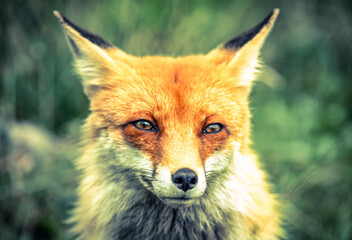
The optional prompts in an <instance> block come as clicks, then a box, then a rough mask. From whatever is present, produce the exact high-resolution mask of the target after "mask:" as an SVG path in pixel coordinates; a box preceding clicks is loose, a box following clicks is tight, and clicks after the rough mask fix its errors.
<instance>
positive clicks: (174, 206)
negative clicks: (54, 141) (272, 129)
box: [54, 9, 284, 240]
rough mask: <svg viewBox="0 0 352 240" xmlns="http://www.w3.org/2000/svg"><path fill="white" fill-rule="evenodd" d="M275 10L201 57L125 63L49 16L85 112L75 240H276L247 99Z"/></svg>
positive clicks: (275, 211) (96, 40) (275, 212)
mask: <svg viewBox="0 0 352 240" xmlns="http://www.w3.org/2000/svg"><path fill="white" fill-rule="evenodd" d="M278 13H279V10H278V9H274V10H273V11H272V12H271V13H270V14H269V15H268V16H267V17H265V18H264V19H263V20H262V21H261V22H260V23H259V24H258V25H256V26H254V27H253V28H252V29H249V30H248V31H246V32H244V33H242V34H240V35H238V36H237V37H235V38H233V39H231V40H230V41H228V42H226V43H225V44H222V45H220V46H219V47H217V48H215V49H214V50H212V51H211V52H209V53H207V54H204V55H191V56H184V57H177V58H173V57H161V56H145V57H136V56H132V55H129V54H127V53H125V52H123V51H122V50H120V49H119V48H117V47H115V46H114V45H112V44H111V43H109V42H108V41H106V40H104V39H103V38H101V37H99V36H97V35H95V34H92V33H90V32H88V31H86V30H84V29H82V28H80V27H78V26H77V25H75V24H73V23H72V22H71V21H70V20H68V19H67V18H65V17H64V16H63V15H62V14H61V13H59V12H57V11H54V14H55V16H56V17H57V19H58V20H59V22H60V23H61V25H62V27H63V30H64V33H65V36H66V39H67V42H68V45H69V46H70V49H71V52H72V54H73V56H74V66H75V69H76V71H77V73H78V75H79V76H80V77H81V79H82V85H83V90H84V92H85V94H86V95H87V97H88V99H89V102H90V110H91V112H90V114H89V116H88V118H87V119H86V122H85V124H84V126H83V136H82V142H83V145H84V147H83V149H82V154H81V156H80V157H79V158H78V159H77V160H76V167H77V169H78V170H79V172H80V174H81V180H80V184H79V188H78V200H77V202H76V205H75V208H74V209H73V211H72V217H71V219H70V222H71V223H72V224H73V228H72V232H73V233H74V234H76V235H77V238H79V239H241V240H243V239H260V240H263V239H264V240H265V239H270V240H273V239H280V238H282V237H284V231H283V228H282V227H281V225H282V215H281V214H280V213H281V212H282V210H281V209H282V208H281V204H280V203H279V201H278V200H277V197H276V195H275V194H273V193H271V191H270V183H269V182H268V181H267V177H266V173H265V172H264V171H263V170H262V168H261V166H260V163H259V161H258V160H257V156H256V154H255V153H254V152H253V151H252V150H251V148H250V143H251V141H250V111H249V103H248V96H249V94H250V91H251V88H252V85H253V81H254V80H255V76H256V73H257V72H258V65H259V64H258V62H259V60H258V58H259V53H260V49H261V47H262V45H263V43H264V40H265V39H266V37H267V35H268V34H269V32H270V31H271V29H272V28H273V26H274V22H275V20H276V18H277V16H278Z"/></svg>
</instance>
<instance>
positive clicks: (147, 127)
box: [133, 120, 158, 132]
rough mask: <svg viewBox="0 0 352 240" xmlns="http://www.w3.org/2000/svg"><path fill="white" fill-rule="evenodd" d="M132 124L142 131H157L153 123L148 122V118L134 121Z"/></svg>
mask: <svg viewBox="0 0 352 240" xmlns="http://www.w3.org/2000/svg"><path fill="white" fill-rule="evenodd" d="M133 126H135V128H137V129H139V130H143V131H152V132H156V131H158V128H157V127H156V126H155V125H154V124H153V123H151V122H149V121H148V120H137V121H134V122H133Z"/></svg>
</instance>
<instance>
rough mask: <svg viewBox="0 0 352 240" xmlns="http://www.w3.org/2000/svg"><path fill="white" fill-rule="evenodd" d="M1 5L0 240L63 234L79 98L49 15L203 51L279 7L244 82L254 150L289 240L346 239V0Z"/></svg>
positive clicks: (119, 40) (83, 111)
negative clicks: (259, 69) (256, 66)
mask: <svg viewBox="0 0 352 240" xmlns="http://www.w3.org/2000/svg"><path fill="white" fill-rule="evenodd" d="M1 5H2V6H1V9H0V34H1V39H0V42H1V44H0V72H1V78H0V103H1V105H0V239H68V238H70V237H72V236H69V234H68V233H67V229H68V228H69V226H68V225H67V224H65V223H64V221H65V219H67V217H68V215H69V209H70V208H72V204H73V202H74V199H75V193H74V191H75V187H76V185H77V179H76V177H75V176H76V173H75V172H74V170H73V163H72V159H74V158H75V157H76V156H77V154H78V153H77V149H78V139H79V125H80V123H81V122H82V120H83V119H84V117H85V116H86V115H87V113H88V102H87V99H86V97H85V96H84V94H83V92H82V89H81V86H80V83H79V81H78V80H77V79H78V78H77V77H76V76H75V75H74V73H73V69H72V66H71V63H72V56H71V54H70V52H69V49H68V47H67V46H66V41H65V39H64V35H63V33H62V30H61V28H60V26H59V24H58V23H57V21H56V19H55V18H54V17H53V15H52V11H53V10H55V9H56V10H59V11H61V12H62V13H63V14H64V15H66V16H67V17H68V18H70V19H71V20H72V21H73V22H75V23H77V24H78V25H79V26H82V27H83V28H86V29H89V30H90V31H92V32H95V33H97V34H99V35H101V36H103V37H104V38H105V39H106V40H108V41H109V42H112V43H114V44H115V45H116V46H118V47H120V48H121V49H123V50H124V51H126V52H128V53H131V54H135V55H148V54H150V55H156V54H158V55H172V56H178V55H186V54H194V53H206V52H207V51H209V50H211V49H212V48H214V47H216V46H217V45H219V44H220V43H222V42H225V41H227V40H228V39H231V38H232V37H233V36H235V35H236V34H239V33H241V32H242V31H244V30H247V29H248V28H250V27H251V26H253V25H255V24H256V23H258V22H259V21H260V20H261V19H262V18H263V17H264V16H266V14H268V13H269V12H270V11H271V10H272V9H273V8H275V7H278V8H280V9H281V13H280V16H279V19H278V21H277V24H276V26H275V28H274V30H273V32H272V33H271V35H270V36H269V38H268V40H267V43H266V44H265V46H264V49H263V60H264V61H265V63H266V67H263V73H262V75H261V76H260V77H259V81H258V82H257V84H256V86H255V87H254V89H253V93H252V96H251V102H252V103H251V107H252V114H253V142H254V144H253V146H254V148H255V149H256V150H257V152H258V153H260V155H261V158H262V160H263V163H264V166H265V168H266V169H267V170H268V172H269V173H270V174H271V176H272V177H271V180H272V182H273V183H274V186H275V187H274V190H275V191H276V192H278V193H279V194H280V198H281V199H282V200H283V201H285V202H286V203H287V204H288V206H289V208H288V209H289V210H288V213H286V215H287V216H288V217H287V224H286V228H287V230H288V239H319V240H324V239H342V240H350V239H352V207H351V206H352V172H351V169H352V163H351V156H352V121H351V119H352V97H351V96H352V81H351V76H352V45H351V39H352V28H351V26H352V3H351V1H348V0H346V1H328V0H319V1H318V0H311V1H306V0H296V1H279V0H273V1H259V0H247V1H233V0H231V1H230V0H218V1H211V0H189V1H180V0H174V1H163V0H151V1H142V0H135V1H130V0H118V1H112V0H102V1H99V3H98V2H96V1H93V0H86V1H82V0H71V1H68V0H65V1H44V0H36V1H20V0H12V1H10V0H5V1H3V2H2V4H1Z"/></svg>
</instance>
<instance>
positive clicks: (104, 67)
mask: <svg viewBox="0 0 352 240" xmlns="http://www.w3.org/2000/svg"><path fill="white" fill-rule="evenodd" d="M54 15H55V16H56V17H57V19H58V20H59V22H60V23H61V25H62V27H63V29H64V32H65V35H66V38H67V42H68V43H69V45H70V48H71V52H72V53H73V55H74V58H75V68H76V71H77V72H78V74H79V75H80V76H81V78H82V84H83V87H84V92H85V93H86V95H87V96H88V97H89V98H90V99H91V98H92V97H93V96H94V95H95V94H96V93H97V92H98V91H99V89H100V88H102V87H104V86H106V84H107V82H106V81H105V80H104V79H105V78H104V76H106V75H107V74H108V73H109V72H111V71H116V69H117V68H116V64H117V61H114V60H113V59H112V57H111V52H112V50H114V56H116V54H117V53H121V54H125V53H123V52H122V51H120V50H118V49H117V48H116V47H114V46H113V45H111V44H110V43H108V42H107V41H105V40H104V39H102V38H101V37H99V36H97V35H95V34H93V33H90V32H88V31H86V30H84V29H82V28H80V27H78V26H76V25H74V24H73V23H72V22H71V21H70V20H68V19H67V18H65V17H64V16H63V15H62V14H61V13H60V12H58V11H54ZM119 67H121V66H120V64H119Z"/></svg>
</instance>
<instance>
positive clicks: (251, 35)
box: [208, 9, 279, 87]
mask: <svg viewBox="0 0 352 240" xmlns="http://www.w3.org/2000/svg"><path fill="white" fill-rule="evenodd" d="M278 14H279V9H274V10H273V11H272V12H271V13H270V14H269V15H268V16H266V17H265V18H264V20H262V21H261V22H260V23H259V24H257V25H256V26H255V27H253V28H252V29H250V30H248V31H246V32H244V33H242V34H240V35H239V36H237V37H235V38H233V39H231V40H230V41H228V42H227V43H225V44H224V45H222V46H221V47H220V48H218V49H215V50H214V51H212V52H210V53H209V54H208V57H209V58H210V59H212V60H213V61H215V62H216V63H217V64H218V71H220V72H221V74H222V76H223V77H224V78H227V79H230V80H231V81H234V82H235V83H236V84H237V86H239V87H250V86H251V84H252V82H253V80H254V79H255V77H256V73H257V72H259V71H258V67H259V54H260V49H261V47H262V45H263V43H264V41H265V39H266V37H267V36H268V34H269V33H270V30H271V29H272V28H273V26H274V23H275V20H276V18H277V16H278Z"/></svg>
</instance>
